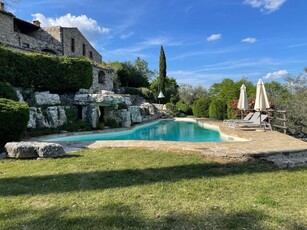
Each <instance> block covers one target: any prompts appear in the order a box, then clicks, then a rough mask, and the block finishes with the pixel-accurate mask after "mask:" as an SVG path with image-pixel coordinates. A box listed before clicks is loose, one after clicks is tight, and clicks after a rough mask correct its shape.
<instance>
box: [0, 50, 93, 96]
mask: <svg viewBox="0 0 307 230" xmlns="http://www.w3.org/2000/svg"><path fill="white" fill-rule="evenodd" d="M92 71H93V70H92V66H91V63H90V62H89V61H88V60H87V59H84V58H71V57H64V56H51V55H42V54H34V53H20V52H15V51H11V50H8V49H5V48H3V47H0V81H2V82H8V83H10V84H11V85H13V86H15V87H23V88H34V89H35V90H49V91H51V92H57V93H61V92H76V91H78V90H79V89H80V88H90V87H91V85H92V81H93V73H92Z"/></svg>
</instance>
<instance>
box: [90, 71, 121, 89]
mask: <svg viewBox="0 0 307 230" xmlns="http://www.w3.org/2000/svg"><path fill="white" fill-rule="evenodd" d="M114 74H115V73H114V70H112V69H105V68H100V67H97V66H93V84H92V87H91V88H90V91H91V92H93V93H97V92H100V91H101V90H107V91H113V78H114Z"/></svg>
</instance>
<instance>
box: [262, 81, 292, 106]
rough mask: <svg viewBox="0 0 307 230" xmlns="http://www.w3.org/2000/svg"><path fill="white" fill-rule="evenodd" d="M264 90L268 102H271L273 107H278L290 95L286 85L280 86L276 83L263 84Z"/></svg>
mask: <svg viewBox="0 0 307 230" xmlns="http://www.w3.org/2000/svg"><path fill="white" fill-rule="evenodd" d="M265 89H266V92H267V95H268V99H269V101H272V102H273V103H274V104H275V106H277V107H279V106H280V104H282V103H283V102H286V101H288V100H289V99H290V98H291V93H290V91H289V90H288V88H287V86H286V85H282V84H281V83H279V82H277V81H272V82H268V83H265Z"/></svg>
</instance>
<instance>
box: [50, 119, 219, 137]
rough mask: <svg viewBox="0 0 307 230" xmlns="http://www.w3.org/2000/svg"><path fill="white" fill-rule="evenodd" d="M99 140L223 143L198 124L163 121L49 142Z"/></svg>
mask: <svg viewBox="0 0 307 230" xmlns="http://www.w3.org/2000/svg"><path fill="white" fill-rule="evenodd" d="M97 140H161V141H191V142H221V141H222V140H221V137H220V133H219V132H217V131H213V130H210V129H204V128H202V127H200V126H199V125H198V124H197V123H193V122H183V121H169V120H163V121H160V122H158V123H154V124H152V125H147V126H144V127H140V128H137V129H133V130H131V131H123V132H116V133H101V134H86V135H78V136H68V137H62V138H53V139H49V140H48V141H97Z"/></svg>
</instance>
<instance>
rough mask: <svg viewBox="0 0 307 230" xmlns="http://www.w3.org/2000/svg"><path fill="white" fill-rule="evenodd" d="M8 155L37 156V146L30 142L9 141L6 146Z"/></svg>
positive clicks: (23, 157)
mask: <svg viewBox="0 0 307 230" xmlns="http://www.w3.org/2000/svg"><path fill="white" fill-rule="evenodd" d="M4 147H5V149H6V152H7V156H8V157H10V158H19V159H26V158H36V157H38V155H37V152H36V148H35V146H34V145H33V144H32V143H30V142H9V143H7V144H6V145H5V146H4Z"/></svg>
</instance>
